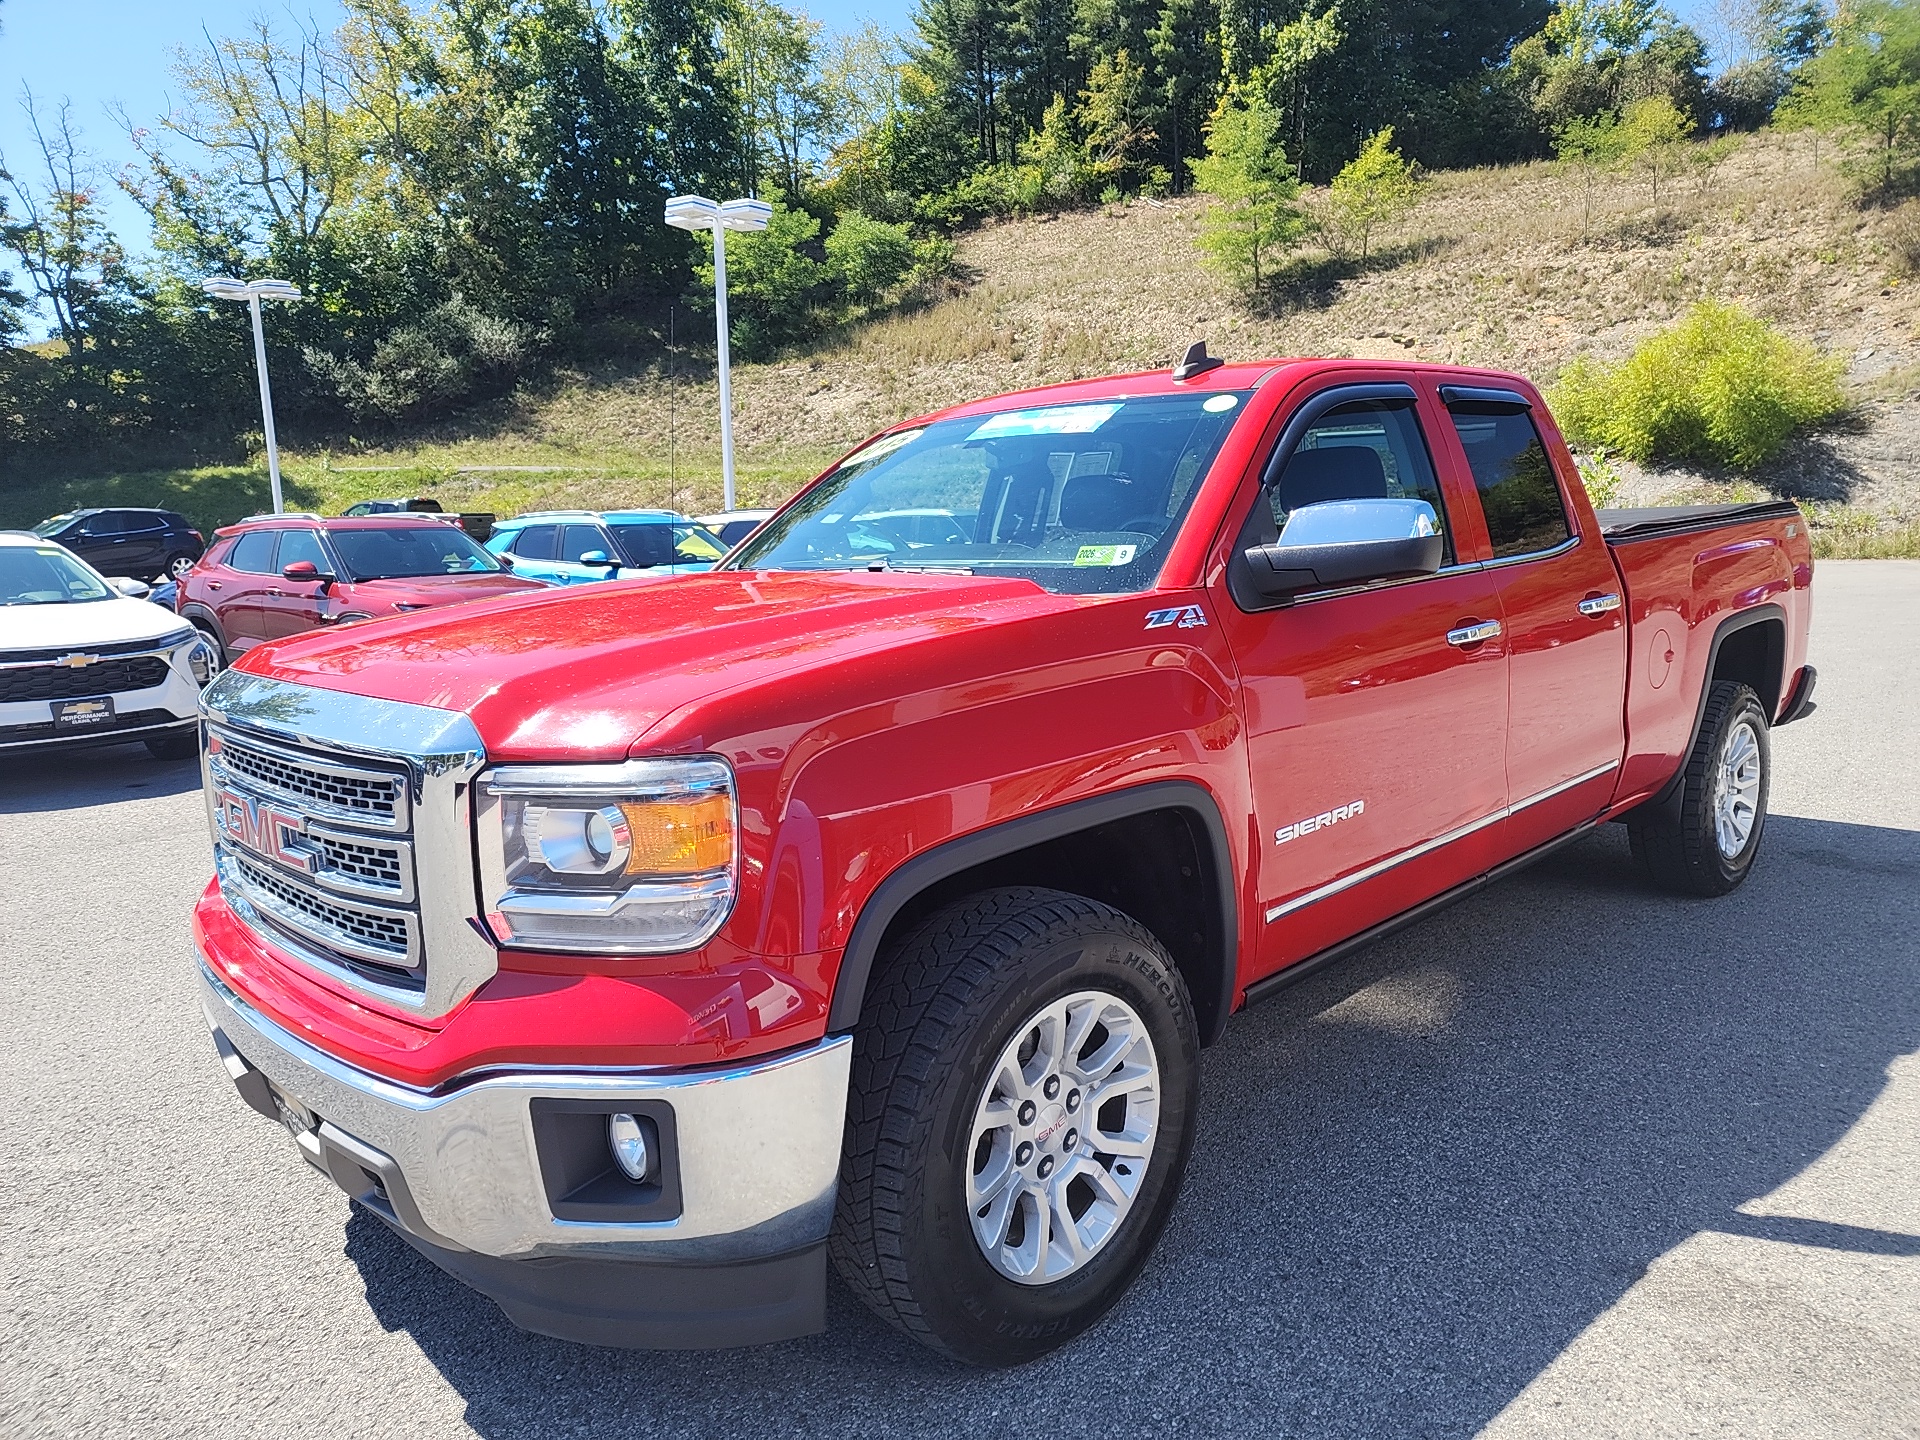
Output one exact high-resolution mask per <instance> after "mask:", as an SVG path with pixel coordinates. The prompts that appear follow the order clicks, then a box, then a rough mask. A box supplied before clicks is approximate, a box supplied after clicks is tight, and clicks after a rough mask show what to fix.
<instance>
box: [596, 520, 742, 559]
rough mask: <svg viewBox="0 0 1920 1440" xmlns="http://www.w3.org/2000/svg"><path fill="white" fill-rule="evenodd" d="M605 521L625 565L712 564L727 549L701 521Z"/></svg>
mask: <svg viewBox="0 0 1920 1440" xmlns="http://www.w3.org/2000/svg"><path fill="white" fill-rule="evenodd" d="M608 524H609V526H610V528H611V529H612V530H613V538H614V541H615V543H617V544H618V545H619V546H620V552H621V554H622V555H624V556H625V557H626V561H627V563H628V564H629V565H640V566H645V565H702V564H712V563H713V562H714V561H715V560H718V559H719V558H720V557H721V556H722V555H724V554H726V553H727V547H726V546H725V545H724V544H722V543H721V541H720V537H719V536H718V535H715V534H714V533H713V532H712V531H711V530H708V529H707V528H706V527H705V526H703V525H675V524H672V523H670V522H668V521H663V520H627V521H621V520H613V521H609V522H608Z"/></svg>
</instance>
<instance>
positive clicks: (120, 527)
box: [80, 510, 127, 538]
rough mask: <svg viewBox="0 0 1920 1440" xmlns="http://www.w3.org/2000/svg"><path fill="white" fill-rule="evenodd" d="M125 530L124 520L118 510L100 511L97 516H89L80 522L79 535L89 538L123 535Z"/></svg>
mask: <svg viewBox="0 0 1920 1440" xmlns="http://www.w3.org/2000/svg"><path fill="white" fill-rule="evenodd" d="M126 529H127V527H126V523H125V518H124V517H123V516H122V515H121V514H120V512H119V511H118V510H102V511H101V512H100V513H99V514H98V515H89V516H88V517H87V518H86V519H85V520H82V521H81V522H80V533H81V534H82V535H85V536H87V537H89V538H97V537H99V536H103V535H123V534H125V533H126Z"/></svg>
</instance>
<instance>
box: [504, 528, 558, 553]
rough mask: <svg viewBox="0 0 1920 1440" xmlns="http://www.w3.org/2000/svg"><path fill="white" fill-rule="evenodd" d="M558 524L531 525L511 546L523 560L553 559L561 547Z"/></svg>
mask: <svg viewBox="0 0 1920 1440" xmlns="http://www.w3.org/2000/svg"><path fill="white" fill-rule="evenodd" d="M559 539H560V527H559V526H558V525H529V526H528V527H527V528H526V529H524V530H522V531H521V532H520V534H519V536H518V538H516V539H515V540H514V542H513V545H512V546H511V547H510V548H511V549H512V550H513V553H514V554H516V555H518V556H519V557H520V558H521V559H522V560H551V559H553V557H554V553H555V552H556V551H557V550H558V549H559V543H558V542H559Z"/></svg>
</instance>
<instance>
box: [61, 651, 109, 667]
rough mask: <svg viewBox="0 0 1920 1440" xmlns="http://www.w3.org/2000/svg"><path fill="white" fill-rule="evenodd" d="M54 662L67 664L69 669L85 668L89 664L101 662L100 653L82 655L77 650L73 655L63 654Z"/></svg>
mask: <svg viewBox="0 0 1920 1440" xmlns="http://www.w3.org/2000/svg"><path fill="white" fill-rule="evenodd" d="M53 663H54V664H56V665H62V666H65V667H66V668H67V669H69V670H84V669H86V668H87V666H89V665H97V664H99V663H100V657H99V656H98V655H82V654H80V653H79V651H77V650H76V651H75V652H74V653H73V654H71V655H62V656H61V657H60V658H59V659H58V660H56V661H54V662H53Z"/></svg>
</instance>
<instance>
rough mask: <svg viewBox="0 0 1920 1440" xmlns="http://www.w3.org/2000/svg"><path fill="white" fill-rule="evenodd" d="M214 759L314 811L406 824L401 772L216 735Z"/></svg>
mask: <svg viewBox="0 0 1920 1440" xmlns="http://www.w3.org/2000/svg"><path fill="white" fill-rule="evenodd" d="M216 754H217V758H218V760H219V763H220V764H221V765H223V766H225V768H226V770H227V772H228V773H229V774H230V775H231V776H233V777H234V778H235V779H237V780H240V781H242V782H244V783H246V784H247V785H248V786H249V787H250V788H252V789H256V790H260V791H264V792H265V793H267V794H268V795H271V796H274V797H276V798H281V799H287V800H292V801H295V802H298V803H303V804H305V805H307V806H309V807H311V808H312V809H314V810H315V811H317V812H318V813H320V814H323V815H329V816H333V817H336V818H338V819H343V820H361V821H365V822H370V823H372V824H376V825H380V826H383V827H388V828H398V827H402V826H404V825H405V824H406V823H407V802H406V792H407V783H406V776H405V773H404V772H402V771H398V769H397V767H396V771H395V772H383V771H380V770H369V769H363V768H361V767H359V766H357V765H347V764H342V763H339V762H336V761H334V760H331V759H322V758H321V757H319V756H311V755H304V754H297V753H294V754H290V753H288V752H287V751H285V750H282V749H280V748H278V747H267V746H263V745H261V744H259V743H257V742H254V741H249V740H241V739H237V738H235V737H233V736H231V735H222V736H221V737H220V745H219V748H218V750H217V752H216Z"/></svg>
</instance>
